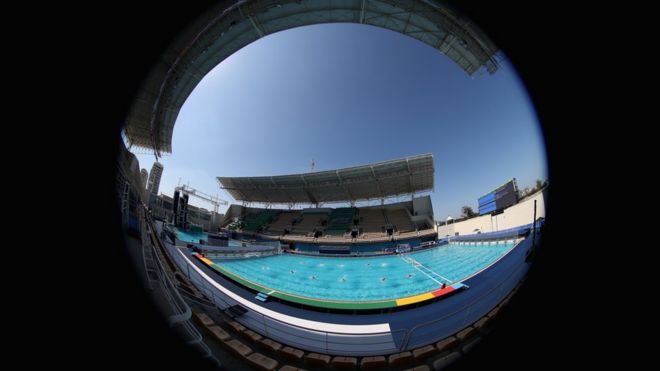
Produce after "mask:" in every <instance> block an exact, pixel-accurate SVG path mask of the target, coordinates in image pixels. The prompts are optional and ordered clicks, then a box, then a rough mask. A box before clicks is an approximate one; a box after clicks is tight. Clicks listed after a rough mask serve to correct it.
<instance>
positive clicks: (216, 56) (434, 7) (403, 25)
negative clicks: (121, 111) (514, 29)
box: [124, 0, 499, 155]
mask: <svg viewBox="0 0 660 371" xmlns="http://www.w3.org/2000/svg"><path fill="white" fill-rule="evenodd" d="M321 23H360V24H367V25H371V26H376V27H381V28H385V29H388V30H392V31H394V32H399V33H401V34H403V35H406V36H409V37H412V38H414V39H417V40H419V41H421V42H423V43H425V44H427V45H429V46H430V47H432V48H434V49H436V50H438V52H440V53H443V54H444V55H446V56H447V57H448V58H449V59H450V60H452V61H453V62H454V63H456V65H457V66H458V67H460V68H461V69H462V70H463V71H465V73H467V74H468V75H473V74H475V73H476V72H477V71H479V70H481V69H482V68H483V69H484V70H486V71H488V72H490V73H494V72H495V71H497V69H498V68H499V62H498V56H497V55H496V53H497V51H498V48H497V46H496V45H495V44H494V43H493V42H492V40H490V39H489V38H488V37H487V36H486V35H485V34H484V33H483V31H481V30H480V29H479V28H478V27H477V26H476V25H475V24H474V23H472V22H470V20H469V19H467V18H466V17H464V16H463V15H461V14H459V13H458V12H457V11H456V10H454V9H453V8H452V7H450V6H449V5H448V4H445V3H444V2H442V1H440V0H398V1H391V0H369V1H365V0H333V1H300V0H263V1H245V0H241V1H235V2H226V1H222V2H219V3H218V5H217V6H215V7H214V8H212V9H210V10H209V11H208V12H207V13H205V14H204V15H202V16H200V18H199V19H198V20H197V21H196V22H194V23H193V24H192V25H191V26H190V27H189V28H188V29H187V30H185V31H183V32H182V33H181V34H180V35H179V37H177V38H176V39H175V40H173V42H172V44H171V45H170V46H169V48H168V50H167V51H166V52H165V53H164V54H163V55H162V56H161V58H159V59H158V62H157V64H156V65H155V66H154V68H153V69H152V71H151V72H150V74H149V76H148V77H147V78H146V79H145V81H144V82H143V84H142V86H141V88H140V90H139V92H138V93H137V95H136V97H135V99H134V101H133V105H132V107H131V109H130V111H129V113H128V115H127V117H126V120H125V125H124V130H125V131H124V135H125V138H126V140H127V141H128V143H129V145H130V146H131V147H137V148H144V149H147V150H153V151H154V152H155V153H156V154H157V155H160V154H161V153H171V152H172V133H173V130H174V124H175V122H176V119H177V117H178V115H179V111H180V110H181V107H182V106H183V103H184V102H185V101H186V99H187V98H188V96H189V95H190V94H191V92H192V91H193V89H194V88H195V87H196V86H197V84H199V82H200V81H201V80H202V79H203V78H204V76H205V75H206V74H207V73H208V72H209V71H211V70H212V69H213V68H214V67H215V66H217V65H218V64H219V63H220V62H222V61H223V60H225V59H226V58H228V57H229V56H230V55H232V54H234V53H235V52H236V51H238V50H240V49H241V48H243V47H244V46H246V45H248V44H250V43H252V42H254V41H255V40H258V39H260V38H262V37H264V36H267V35H270V34H273V33H276V32H280V31H283V30H288V29H291V28H295V27H300V26H307V25H313V24H321Z"/></svg>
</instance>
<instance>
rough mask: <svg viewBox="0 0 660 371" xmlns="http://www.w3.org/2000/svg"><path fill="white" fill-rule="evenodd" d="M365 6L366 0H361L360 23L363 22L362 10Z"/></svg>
mask: <svg viewBox="0 0 660 371" xmlns="http://www.w3.org/2000/svg"><path fill="white" fill-rule="evenodd" d="M366 8H367V0H362V5H361V6H360V23H361V24H364V10H365V9H366Z"/></svg>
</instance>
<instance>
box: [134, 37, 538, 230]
mask: <svg viewBox="0 0 660 371" xmlns="http://www.w3.org/2000/svg"><path fill="white" fill-rule="evenodd" d="M172 146H173V153H172V154H170V155H165V157H163V158H162V159H161V161H160V162H161V163H163V165H164V167H165V170H164V172H163V177H162V180H161V184H160V193H165V194H168V195H172V194H173V192H174V187H175V186H176V185H177V183H178V182H179V179H181V182H182V183H189V184H190V185H191V186H193V187H195V188H197V189H199V190H201V191H203V192H205V193H209V194H214V195H215V194H217V195H219V196H220V197H221V198H223V199H226V200H228V201H230V202H233V201H234V200H233V199H232V198H231V197H230V196H229V194H227V193H226V192H225V191H223V190H221V189H220V188H219V186H218V183H217V181H216V177H217V176H262V175H281V174H293V173H301V172H308V171H310V161H311V160H312V159H314V161H315V164H316V165H315V168H314V170H315V171H317V170H318V171H320V170H330V169H335V168H342V167H349V166H356V165H363V164H368V163H372V162H380V161H386V160H392V159H397V158H401V157H405V156H412V155H417V154H423V153H432V154H433V155H434V159H435V190H434V192H431V193H429V194H430V195H431V197H432V201H433V208H434V212H435V217H436V219H437V220H444V219H445V218H446V217H447V215H452V216H454V217H456V216H458V215H460V210H461V207H462V206H463V205H468V206H471V207H472V208H473V209H474V210H475V211H476V210H477V198H478V197H480V196H482V195H484V194H485V193H487V192H489V191H491V190H492V189H494V188H495V187H497V186H499V185H501V184H503V183H504V182H506V181H507V180H509V179H511V178H514V177H515V178H516V179H517V180H518V185H519V186H520V187H523V188H524V187H525V186H531V185H533V184H534V182H535V180H536V179H538V178H541V179H545V178H546V177H547V168H546V162H545V161H546V158H545V148H544V144H543V137H542V133H541V129H540V126H539V124H538V121H537V118H536V114H535V112H534V109H533V106H532V105H531V101H530V100H529V97H528V96H527V93H526V91H525V88H524V86H523V85H522V83H521V82H520V80H519V78H518V76H517V74H516V72H515V70H514V68H513V67H512V66H511V65H510V64H509V63H508V62H507V61H506V60H505V61H504V63H503V65H502V66H501V68H500V69H499V70H498V71H497V72H496V73H495V74H494V75H489V74H488V73H485V72H484V73H481V74H480V73H479V72H478V73H477V74H475V76H474V77H470V76H468V75H467V74H466V73H465V72H464V71H463V70H462V69H460V68H459V67H458V66H457V65H455V64H454V63H453V62H452V61H451V60H450V59H449V58H448V57H446V56H445V55H443V54H441V53H440V52H439V51H437V50H435V49H433V48H431V47H430V46H428V45H426V44H423V43H421V42H419V41H417V40H415V39H412V38H409V37H407V36H404V35H401V34H398V33H395V32H392V31H388V30H384V29H380V28H376V27H372V26H365V25H357V24H326V25H316V26H308V27H301V28H297V29H292V30H288V31H283V32H279V33H276V34H273V35H269V36H266V37H264V38H262V39H260V40H258V41H256V42H254V43H252V44H250V45H248V46H247V47H245V48H243V49H241V50H239V51H238V52H237V53H235V54H234V55H232V56H231V57H229V58H228V59H227V60H225V61H223V62H222V63H221V64H219V65H218V66H217V67H216V68H215V69H213V70H212V71H211V72H210V73H209V74H208V75H207V76H206V77H205V78H204V79H203V80H202V82H201V83H200V84H199V85H198V86H197V88H196V89H195V90H194V91H193V93H192V94H191V95H190V97H188V99H187V101H186V102H185V104H184V105H183V107H182V109H181V111H180V113H179V117H178V119H177V122H176V125H175V127H174V136H173V143H172ZM136 152H138V153H136V155H137V156H138V159H139V161H140V167H141V168H146V169H147V170H148V171H151V166H152V164H153V162H154V160H155V158H154V156H153V155H150V154H141V153H139V151H136ZM191 204H194V205H197V206H201V207H205V208H207V209H209V208H210V206H209V205H208V204H205V203H204V202H203V201H199V200H196V199H194V198H193V199H191ZM225 209H226V207H224V208H222V209H221V211H224V210H225Z"/></svg>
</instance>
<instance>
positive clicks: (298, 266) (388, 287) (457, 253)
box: [213, 243, 514, 301]
mask: <svg viewBox="0 0 660 371" xmlns="http://www.w3.org/2000/svg"><path fill="white" fill-rule="evenodd" d="M513 246H514V244H513V243H508V244H498V245H479V246H476V245H455V244H448V245H443V246H439V247H436V248H433V249H429V250H424V251H419V252H415V253H410V254H405V256H403V257H402V256H396V255H388V256H379V257H369V258H332V257H315V256H300V255H289V254H283V255H275V256H268V257H260V258H248V259H231V260H229V259H213V261H214V262H215V263H217V264H218V265H220V266H222V267H223V268H225V269H227V270H229V271H231V272H233V273H235V274H237V275H239V276H241V277H243V278H245V279H248V280H250V281H252V282H255V283H257V284H260V285H262V286H266V287H269V288H272V289H274V290H277V291H281V292H286V293H290V294H294V295H299V296H306V297H312V298H317V299H328V300H339V301H371V300H391V299H397V298H403V297H407V296H412V295H417V294H422V293H425V292H429V291H433V290H435V289H438V288H439V287H440V286H441V283H443V282H446V283H447V284H451V283H454V282H459V281H461V280H463V279H465V278H467V277H468V276H471V275H472V274H474V273H476V272H478V271H479V270H481V269H483V268H485V267H486V266H488V265H489V264H491V263H493V262H494V261H496V260H497V259H499V258H500V257H502V256H503V255H504V254H506V253H507V252H509V251H510V250H511V249H512V248H513ZM409 258H412V259H414V261H416V262H419V263H420V264H421V265H422V266H423V267H419V269H418V268H416V267H415V263H414V262H413V261H411V260H409ZM404 259H407V260H408V261H406V260H404ZM425 273H426V274H425Z"/></svg>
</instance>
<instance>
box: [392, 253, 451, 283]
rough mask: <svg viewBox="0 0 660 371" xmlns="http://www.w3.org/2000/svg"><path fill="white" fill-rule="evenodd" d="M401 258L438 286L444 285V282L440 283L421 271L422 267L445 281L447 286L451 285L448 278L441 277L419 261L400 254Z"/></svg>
mask: <svg viewBox="0 0 660 371" xmlns="http://www.w3.org/2000/svg"><path fill="white" fill-rule="evenodd" d="M399 257H400V258H401V260H403V261H404V262H406V263H408V264H410V265H412V266H413V268H415V269H417V270H418V271H420V272H422V273H423V274H424V275H425V276H426V277H428V278H430V279H432V280H433V281H435V282H436V283H437V284H438V285H442V284H443V282H440V281H438V280H436V279H435V278H433V277H431V275H429V274H428V273H426V272H424V271H423V270H421V269H420V267H423V268H424V269H426V270H427V271H429V272H431V273H433V274H435V275H436V276H438V277H440V278H441V279H443V280H445V282H444V283H445V284H449V283H450V282H451V281H450V280H449V279H448V278H447V277H444V276H441V275H440V274H438V273H437V272H435V271H433V270H432V269H430V268H427V267H425V266H424V265H423V264H422V263H420V262H418V261H417V260H415V259H413V258H411V257H408V256H405V255H403V254H400V255H399Z"/></svg>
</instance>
